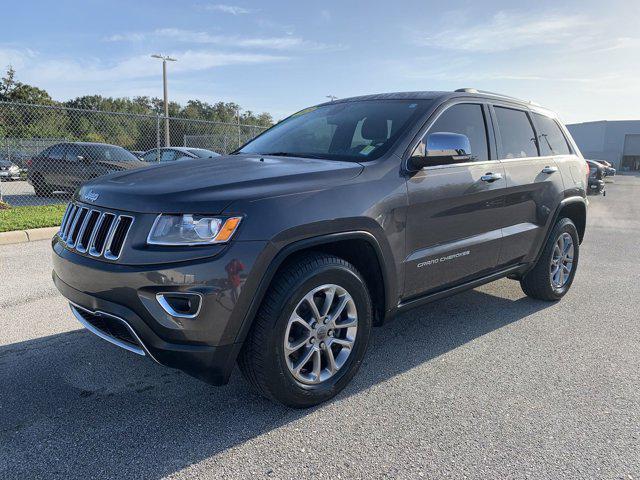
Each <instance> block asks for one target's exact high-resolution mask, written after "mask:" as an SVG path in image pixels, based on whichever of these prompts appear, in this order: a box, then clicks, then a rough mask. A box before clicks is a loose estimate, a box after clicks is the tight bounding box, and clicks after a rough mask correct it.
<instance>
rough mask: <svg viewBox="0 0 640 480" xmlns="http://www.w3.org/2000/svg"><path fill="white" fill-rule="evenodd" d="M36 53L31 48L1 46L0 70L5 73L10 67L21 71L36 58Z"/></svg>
mask: <svg viewBox="0 0 640 480" xmlns="http://www.w3.org/2000/svg"><path fill="white" fill-rule="evenodd" d="M36 55H37V54H36V52H35V51H33V50H31V49H29V48H16V47H10V46H6V47H5V46H2V45H0V70H2V71H4V69H5V68H6V67H8V66H9V65H11V66H13V68H15V69H16V70H21V69H22V68H24V67H25V65H28V64H29V62H30V61H31V60H32V59H33V58H34V57H35V56H36Z"/></svg>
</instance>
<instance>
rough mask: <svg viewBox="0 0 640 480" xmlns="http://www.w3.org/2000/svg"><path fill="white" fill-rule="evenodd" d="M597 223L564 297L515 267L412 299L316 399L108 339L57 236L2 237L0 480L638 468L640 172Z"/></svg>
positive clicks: (615, 187)
mask: <svg viewBox="0 0 640 480" xmlns="http://www.w3.org/2000/svg"><path fill="white" fill-rule="evenodd" d="M588 223H589V225H588V231H587V237H586V240H585V242H584V243H583V247H582V252H581V258H580V266H579V269H578V273H577V276H576V279H575V283H574V286H573V288H572V290H571V291H570V293H569V294H568V295H567V296H566V297H565V298H564V299H563V301H561V302H559V303H556V304H550V303H545V302H540V301H534V300H530V299H528V298H526V297H524V295H523V294H522V292H521V290H520V288H519V285H518V283H517V282H514V281H510V280H501V281H498V282H495V283H493V284H489V285H486V286H484V287H481V288H478V289H476V290H473V291H470V292H467V293H464V294H461V295H458V296H456V297H451V298H449V299H446V300H442V301H439V302H437V303H433V304H431V305H428V306H426V307H424V308H420V309H418V310H414V311H412V312H410V313H408V314H405V315H403V316H402V317H400V318H398V319H397V320H396V321H395V322H393V323H391V324H389V325H386V326H384V327H382V328H379V329H376V330H375V332H374V335H373V343H372V346H371V348H370V350H369V352H368V354H367V358H366V361H365V363H364V365H363V367H362V369H361V370H360V373H359V374H358V376H357V377H356V378H355V380H354V382H353V383H352V384H351V385H350V386H348V387H347V389H346V391H345V392H343V393H342V394H341V395H339V396H338V397H337V398H336V399H335V400H334V401H332V402H330V403H328V404H325V405H322V406H320V407H317V408H314V409H311V410H306V411H294V410H289V409H286V408H284V407H280V406H276V405H273V404H271V403H269V402H268V401H265V400H263V399H261V398H259V397H257V396H255V395H254V394H253V393H252V392H251V391H250V390H249V389H248V387H247V386H246V384H245V383H244V382H243V380H242V379H241V377H240V375H239V373H237V372H236V374H235V375H234V376H233V379H232V381H231V384H230V385H228V386H226V387H222V388H214V387H210V386H208V385H206V384H203V383H200V382H198V381H197V380H194V379H192V378H190V377H188V376H187V375H185V374H182V373H180V372H177V371H173V370H168V369H165V368H163V367H160V366H157V365H155V364H153V363H152V362H151V361H148V360H145V359H144V358H139V357H137V356H135V355H133V354H130V353H128V352H125V351H122V350H119V349H118V348H116V347H113V346H111V345H110V344H108V343H106V342H104V341H102V340H100V339H98V338H96V337H94V336H93V335H92V334H90V333H88V332H87V331H85V330H83V329H81V328H80V326H79V324H78V323H77V322H76V321H75V320H74V319H73V318H72V315H71V313H70V312H69V309H68V307H67V305H66V303H65V301H64V300H63V299H62V297H61V296H60V295H58V293H57V291H56V290H55V288H54V287H53V285H52V283H51V279H50V270H51V266H50V259H49V257H50V253H49V245H48V242H46V241H45V242H34V243H30V244H20V245H13V246H4V247H0V279H1V290H0V385H1V388H0V477H1V478H45V477H47V478H51V477H64V478H105V477H118V478H159V477H166V476H169V477H176V478H221V477H224V478H249V477H257V478H262V477H264V478H419V477H422V476H424V477H426V478H429V477H452V478H624V479H630V478H638V477H640V321H639V320H640V315H639V311H640V254H639V253H638V252H639V247H638V238H639V237H640V177H631V176H625V177H617V178H616V181H615V183H614V184H610V185H608V195H607V196H606V197H604V198H603V197H597V198H592V199H591V208H590V212H589V222H588Z"/></svg>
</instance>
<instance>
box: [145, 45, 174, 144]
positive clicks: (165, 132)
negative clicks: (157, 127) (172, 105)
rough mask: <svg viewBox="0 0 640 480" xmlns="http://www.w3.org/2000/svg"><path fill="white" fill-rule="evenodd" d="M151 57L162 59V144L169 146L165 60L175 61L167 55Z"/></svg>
mask: <svg viewBox="0 0 640 480" xmlns="http://www.w3.org/2000/svg"><path fill="white" fill-rule="evenodd" d="M151 57H152V58H159V59H160V60H162V89H163V93H164V146H165V147H169V146H170V145H169V144H170V142H171V140H170V139H169V98H168V93H167V62H176V61H177V60H176V59H175V58H171V57H169V56H168V55H158V54H154V55H151Z"/></svg>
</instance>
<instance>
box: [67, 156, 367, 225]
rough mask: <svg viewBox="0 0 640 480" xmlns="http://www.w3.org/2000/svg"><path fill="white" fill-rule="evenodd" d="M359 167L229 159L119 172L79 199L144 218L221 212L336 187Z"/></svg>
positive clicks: (92, 184)
mask: <svg viewBox="0 0 640 480" xmlns="http://www.w3.org/2000/svg"><path fill="white" fill-rule="evenodd" d="M362 169H363V167H362V165H361V164H359V163H356V162H342V161H332V160H317V159H309V158H298V157H272V156H265V157H259V156H255V155H226V156H220V157H216V158H215V159H211V158H202V159H193V160H183V161H180V162H167V163H164V164H160V165H153V166H150V167H146V168H142V169H138V170H129V171H124V172H116V173H111V174H109V175H106V176H104V177H100V178H97V179H95V180H92V181H90V182H88V183H86V184H84V185H83V186H82V187H81V188H80V190H79V191H78V192H77V193H76V199H77V200H80V201H82V202H87V203H91V204H93V205H97V206H100V207H105V208H113V209H118V210H126V211H130V212H140V213H211V214H217V213H221V212H222V211H223V210H224V209H225V207H226V206H227V205H229V204H230V203H232V202H234V201H236V200H240V199H254V198H264V197H271V196H276V195H284V194H288V193H296V192H304V191H309V190H314V189H321V188H323V187H329V186H335V185H336V184H337V183H338V182H345V181H347V180H349V179H351V178H353V177H356V176H357V175H359V174H360V172H361V171H362Z"/></svg>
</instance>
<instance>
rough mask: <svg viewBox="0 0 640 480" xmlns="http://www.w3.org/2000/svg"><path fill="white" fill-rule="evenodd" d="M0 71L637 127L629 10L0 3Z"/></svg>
mask: <svg viewBox="0 0 640 480" xmlns="http://www.w3.org/2000/svg"><path fill="white" fill-rule="evenodd" d="M3 17H4V18H5V19H6V18H11V19H12V21H11V22H2V29H0V67H1V68H3V69H4V68H5V66H6V65H7V64H12V65H13V66H14V67H15V68H16V70H17V74H18V79H19V80H21V81H25V82H28V83H32V84H35V85H38V86H40V87H43V88H45V89H47V90H48V91H49V92H50V93H51V94H52V95H53V97H54V98H56V99H58V100H64V99H68V98H72V97H76V96H79V95H84V94H91V93H99V94H102V95H109V96H135V95H152V96H161V94H162V85H161V76H160V72H161V66H160V63H159V62H158V61H157V60H153V59H151V58H149V55H150V54H151V53H165V54H170V55H173V56H175V57H176V58H178V62H176V63H174V64H171V65H170V70H169V93H170V97H171V99H172V100H177V101H180V102H184V101H186V100H187V99H190V98H196V99H201V100H205V101H209V102H214V101H218V100H224V101H235V102H238V103H239V104H240V105H241V106H242V107H243V108H244V109H248V110H254V111H258V112H261V111H268V112H271V113H272V114H273V115H274V117H275V118H276V119H279V118H282V117H284V116H285V115H288V114H289V113H292V112H294V111H296V110H298V109H300V108H303V107H305V106H308V105H311V104H315V103H319V102H322V101H324V100H325V96H326V95H329V94H332V95H336V96H338V97H346V96H352V95H359V94H366V93H376V92H387V91H404V90H452V89H455V88H459V87H465V86H471V87H476V88H481V89H486V90H492V91H498V92H502V93H506V94H510V95H514V96H517V97H522V98H528V99H532V100H535V101H537V102H539V103H542V104H544V105H546V106H549V107H551V108H553V109H555V110H557V111H558V112H559V113H560V115H561V117H562V118H563V119H564V120H565V121H567V122H575V121H586V120H597V119H610V120H613V119H630V118H633V119H640V86H639V84H640V81H639V78H640V2H637V1H617V0H609V1H607V2H601V1H567V2H559V1H544V0H543V1H536V2H513V1H502V0H492V1H486V2H478V1H455V0H450V1H447V2H442V1H403V0H397V1H395V2H378V1H374V0H370V1H348V0H343V1H316V2H305V1H280V2H258V1H252V0H243V1H241V2H240V1H238V2H236V1H235V0H224V1H223V3H218V2H215V1H206V0H201V1H200V0H193V1H191V0H174V1H164V0H155V1H150V0H128V1H120V0H110V1H102V2H98V1H90V0H85V1H82V2H80V1H77V2H72V1H63V0H58V1H55V2H53V1H30V0H25V1H22V2H7V4H6V5H5V6H4V7H3Z"/></svg>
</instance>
